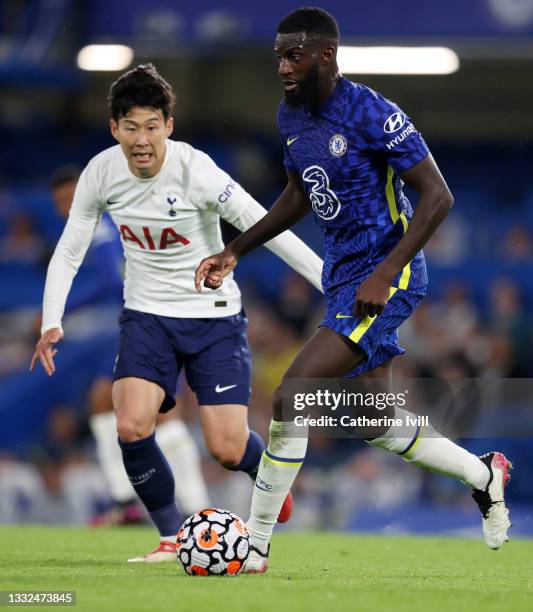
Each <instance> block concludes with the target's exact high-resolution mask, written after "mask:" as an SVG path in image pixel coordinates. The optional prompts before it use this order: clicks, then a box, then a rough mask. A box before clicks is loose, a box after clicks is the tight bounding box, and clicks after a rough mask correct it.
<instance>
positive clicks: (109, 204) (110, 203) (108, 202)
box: [107, 200, 119, 206]
mask: <svg viewBox="0 0 533 612" xmlns="http://www.w3.org/2000/svg"><path fill="white" fill-rule="evenodd" d="M118 203H119V202H118V200H117V201H116V202H111V200H107V205H108V206H113V204H118Z"/></svg>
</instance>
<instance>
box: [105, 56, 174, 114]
mask: <svg viewBox="0 0 533 612" xmlns="http://www.w3.org/2000/svg"><path fill="white" fill-rule="evenodd" d="M107 101H108V104H109V108H110V109H111V116H112V117H113V119H114V120H115V121H118V120H119V119H120V118H121V117H123V116H124V115H127V114H128V113H129V112H130V110H131V109H132V108H133V107H134V106H140V107H142V108H155V109H157V110H160V111H161V112H162V113H163V117H164V118H165V121H166V120H167V119H168V118H169V117H170V116H171V115H172V109H173V108H174V103H175V102H176V96H175V95H174V92H173V90H172V87H171V86H170V84H169V83H168V82H167V81H165V79H164V78H163V77H162V76H161V75H160V74H159V73H158V72H157V70H156V68H155V66H154V65H153V64H141V65H140V66H137V67H136V68H133V69H132V70H129V71H128V72H126V73H125V74H123V75H122V76H121V77H120V78H119V79H117V80H116V81H115V82H114V83H113V84H112V85H111V88H110V90H109V97H108V98H107Z"/></svg>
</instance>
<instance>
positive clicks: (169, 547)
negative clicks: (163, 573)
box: [128, 540, 177, 563]
mask: <svg viewBox="0 0 533 612" xmlns="http://www.w3.org/2000/svg"><path fill="white" fill-rule="evenodd" d="M176 551H177V545H176V542H170V541H168V540H164V541H163V542H160V543H159V546H158V547H157V548H156V549H155V550H153V551H152V552H151V553H148V554H147V555H142V556H141V557H133V558H132V559H128V563H165V562H167V561H174V562H175V561H176V559H177V557H176Z"/></svg>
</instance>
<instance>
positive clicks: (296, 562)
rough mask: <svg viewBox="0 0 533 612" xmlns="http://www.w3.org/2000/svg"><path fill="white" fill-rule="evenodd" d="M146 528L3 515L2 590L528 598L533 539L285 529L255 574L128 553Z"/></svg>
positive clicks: (473, 604)
mask: <svg viewBox="0 0 533 612" xmlns="http://www.w3.org/2000/svg"><path fill="white" fill-rule="evenodd" d="M155 541H156V537H155V533H154V530H150V529H147V528H115V529H92V530H90V529H69V528H55V527H54V528H52V527H18V528H14V527H1V528H0V550H1V551H2V555H1V561H0V590H48V591H50V590H73V591H76V592H77V604H76V607H75V608H70V609H76V610H90V611H96V612H105V611H107V610H113V611H115V610H127V611H128V612H129V611H137V610H158V611H159V610H180V611H181V610H187V611H189V610H190V611H191V612H203V611H204V610H205V611H207V610H209V611H211V612H226V611H231V612H240V611H241V610H243V611H244V610H246V611H254V612H255V611H263V610H264V611H265V612H267V611H268V612H284V611H285V610H291V611H293V610H294V611H299V610H305V611H306V612H314V611H315V610H317V611H318V610H320V611H324V610H326V611H327V612H333V611H336V610H351V611H354V610H355V611H359V610H361V611H363V610H364V611H365V612H370V611H373V610H384V611H388V610H394V612H401V611H403V610H405V611H408V612H416V611H424V612H428V611H430V612H436V611H437V610H446V611H447V612H451V611H452V610H453V611H454V612H455V611H457V610H461V611H462V610H464V611H468V612H472V611H477V610H480V611H483V612H488V611H490V610H498V611H499V612H502V611H504V610H516V611H518V610H531V609H533V540H518V539H517V540H511V541H510V542H509V543H508V544H506V545H505V546H504V547H503V548H502V549H501V550H500V551H491V550H489V549H488V548H487V547H486V546H485V544H484V543H483V542H482V541H481V540H465V539H452V538H433V537H427V538H425V537H422V538H421V537H410V536H405V537H391V536H358V535H345V534H329V533H327V534H294V535H293V534H290V535H285V534H283V535H278V536H275V537H274V540H273V543H272V552H271V567H270V569H269V571H268V573H267V574H265V575H263V576H239V577H236V578H217V577H208V578H203V577H189V576H187V575H186V574H185V573H184V572H183V570H182V569H181V567H180V566H178V563H177V562H176V564H173V563H163V564H152V565H151V564H128V563H126V562H125V561H126V559H127V558H128V556H133V555H136V554H139V553H144V552H147V551H149V550H151V549H152V548H154V544H155Z"/></svg>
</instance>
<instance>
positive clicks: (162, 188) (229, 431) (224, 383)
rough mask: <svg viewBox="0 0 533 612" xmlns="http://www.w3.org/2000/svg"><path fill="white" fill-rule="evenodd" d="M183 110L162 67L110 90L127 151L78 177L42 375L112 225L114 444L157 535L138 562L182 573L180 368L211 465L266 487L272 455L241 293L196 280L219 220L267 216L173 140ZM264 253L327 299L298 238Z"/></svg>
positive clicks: (317, 269) (50, 285)
mask: <svg viewBox="0 0 533 612" xmlns="http://www.w3.org/2000/svg"><path fill="white" fill-rule="evenodd" d="M174 101H175V96H174V93H173V91H172V88H171V87H170V85H169V84H168V83H167V82H166V81H165V80H164V79H163V78H162V77H161V76H160V75H159V74H158V73H157V71H156V69H155V68H154V67H153V66H152V65H151V64H147V65H143V66H138V67H137V68H134V69H133V70H130V71H129V72H127V73H126V74H124V75H122V77H120V78H119V79H118V80H117V81H116V82H115V83H113V85H112V86H111V90H110V95H109V105H110V109H111V120H110V127H111V133H112V135H113V137H114V138H115V139H116V140H117V141H118V143H119V145H116V146H114V147H111V148H109V149H106V150H105V151H103V152H102V153H100V154H99V155H97V156H96V157H94V158H93V159H92V160H91V161H90V162H89V164H88V165H87V167H86V168H85V170H84V171H83V173H82V175H81V176H80V179H79V182H78V186H77V188H76V193H75V196H74V201H73V203H72V208H71V211H70V215H69V218H68V221H67V224H66V226H65V229H64V232H63V234H62V236H61V239H60V240H59V242H58V244H57V247H56V249H55V252H54V255H53V257H52V260H51V262H50V265H49V268H48V274H47V278H46V286H45V292H44V300H43V325H42V329H41V334H42V335H41V338H40V340H39V342H38V343H37V347H36V350H35V353H34V355H33V358H32V363H31V367H32V368H33V366H34V364H35V363H36V361H37V360H40V362H41V364H42V366H43V367H44V369H45V370H46V372H47V373H48V374H49V375H52V374H53V373H54V371H55V364H54V356H55V354H56V353H57V349H56V348H55V345H56V344H57V343H58V342H59V341H60V340H61V338H62V336H63V331H62V328H61V320H62V316H63V312H64V308H65V303H66V300H67V296H68V293H69V290H70V287H71V284H72V281H73V279H74V276H75V275H76V272H77V270H78V268H79V266H80V264H81V262H82V260H83V258H84V256H85V253H86V251H87V248H88V247H89V244H90V242H91V238H92V236H93V233H94V231H95V228H96V226H97V224H98V222H99V220H100V217H101V216H102V214H103V213H104V211H107V212H108V213H109V215H110V216H111V218H112V220H113V222H114V223H115V225H116V226H117V228H118V230H119V232H120V235H121V239H122V244H123V248H124V254H125V259H126V274H125V283H124V299H125V307H124V310H123V313H122V316H121V318H120V347H119V353H118V356H117V361H116V364H115V370H114V383H113V407H114V410H115V413H116V417H117V432H118V437H119V444H120V446H121V449H122V456H123V460H124V467H125V469H126V472H127V474H128V477H129V479H130V482H131V483H132V485H133V487H134V489H135V491H136V493H137V495H138V496H139V498H140V499H141V501H142V502H143V504H144V505H145V506H146V508H147V510H148V512H149V513H150V516H151V518H152V520H153V521H154V523H155V525H156V527H157V528H158V530H159V533H160V544H159V547H158V548H157V549H156V550H154V551H153V552H152V553H149V554H147V555H143V556H140V557H135V558H133V559H130V561H139V562H159V561H173V560H175V550H176V545H175V536H176V533H177V531H178V528H179V526H180V518H179V513H178V510H177V507H176V504H175V501H174V479H173V476H172V472H171V470H170V468H169V466H168V463H167V461H166V459H165V457H164V456H163V454H162V453H161V450H160V448H159V446H158V445H157V442H156V440H155V434H154V427H155V421H156V418H157V415H158V413H159V412H160V411H161V412H166V411H167V410H169V409H170V408H172V407H173V406H174V392H175V389H176V382H177V377H178V374H179V372H180V370H181V368H182V366H184V367H185V372H186V374H187V379H188V382H189V384H190V386H191V388H192V389H193V390H194V392H195V393H196V395H197V398H198V402H199V404H200V420H201V425H202V430H203V433H204V438H205V442H206V446H207V448H208V450H209V452H210V454H211V455H212V456H213V457H214V458H215V459H216V460H217V461H219V462H220V463H221V464H222V465H223V466H224V467H226V468H228V469H232V470H240V471H244V472H247V473H248V474H250V476H251V477H252V478H255V475H256V474H257V469H258V466H259V462H260V459H261V455H262V453H263V451H264V449H265V445H264V443H263V440H262V439H261V438H260V436H259V435H258V434H257V433H255V432H253V431H250V430H249V429H248V425H247V407H248V404H249V399H250V375H251V359H250V353H249V348H248V342H247V338H246V324H247V321H246V316H245V314H244V312H243V311H242V306H241V299H240V292H239V289H238V287H237V284H236V283H235V281H234V280H233V279H232V278H231V277H230V278H228V279H227V281H229V282H226V283H225V284H224V286H223V287H221V288H220V289H218V290H217V291H215V292H209V293H204V294H198V293H197V292H196V291H195V288H194V273H195V269H196V265H197V264H198V262H199V261H201V260H202V259H203V258H204V257H206V256H208V255H209V254H210V253H213V252H217V251H220V250H221V249H222V248H223V246H224V245H223V242H222V237H221V232H220V224H219V218H220V217H222V218H223V219H225V220H226V221H228V222H229V223H231V224H233V225H234V226H235V227H237V228H238V229H239V230H242V231H244V230H246V229H247V228H249V227H251V226H252V225H254V224H255V223H256V222H257V221H258V220H259V219H260V218H262V217H263V216H264V215H265V214H266V210H265V209H263V208H262V207H261V206H260V205H259V204H258V203H257V202H256V201H255V200H254V199H253V198H252V197H251V196H250V195H249V194H248V193H246V191H244V189H242V187H240V185H238V184H237V183H236V182H235V181H233V180H232V179H231V177H230V176H228V175H227V174H226V173H225V172H224V171H222V170H221V169H220V168H218V167H217V166H216V164H215V163H214V162H213V161H212V160H211V159H210V158H209V157H208V156H207V155H206V154H204V153H202V152H201V151H198V150H196V149H194V148H193V147H191V146H190V145H188V144H186V143H184V142H175V141H172V140H169V136H170V134H171V133H172V129H173V119H172V116H171V114H172V108H173V105H174ZM266 246H267V247H268V248H270V249H271V250H272V251H274V252H275V253H276V254H278V255H279V256H280V257H282V258H283V259H284V260H285V261H286V262H287V263H288V264H289V265H290V266H292V267H293V268H294V269H295V270H296V271H297V272H299V273H300V274H302V275H303V276H304V277H305V278H307V279H308V280H309V282H311V283H312V284H313V285H314V286H315V287H316V288H317V289H319V290H321V281H320V277H321V271H322V261H321V259H320V258H319V257H318V256H317V255H316V254H315V253H314V252H313V251H311V250H310V249H309V248H308V247H307V246H306V245H305V244H304V243H303V242H302V241H300V240H299V239H298V238H297V237H296V236H295V235H294V234H292V233H291V232H284V233H283V234H281V235H280V236H279V237H277V238H275V239H274V240H272V241H271V242H269V243H267V244H266ZM184 469H186V466H184ZM290 506H291V500H290V497H288V498H287V503H286V506H285V507H284V508H283V509H282V513H280V520H287V518H288V516H290ZM282 515H284V516H282Z"/></svg>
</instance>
